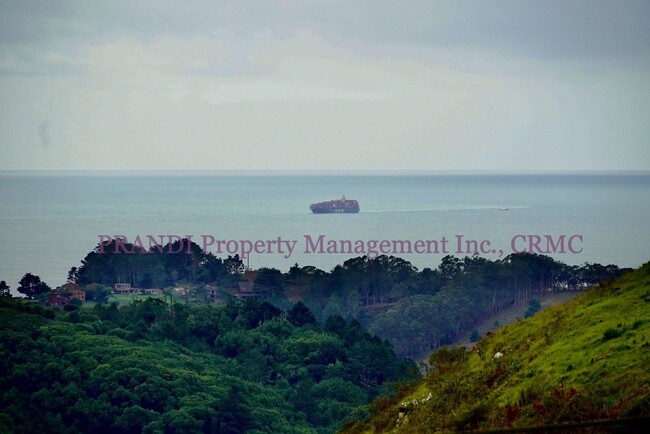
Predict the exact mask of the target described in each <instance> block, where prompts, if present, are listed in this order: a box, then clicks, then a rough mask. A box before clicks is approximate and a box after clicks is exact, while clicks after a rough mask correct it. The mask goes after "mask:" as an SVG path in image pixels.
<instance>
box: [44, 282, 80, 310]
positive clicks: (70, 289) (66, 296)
mask: <svg viewBox="0 0 650 434" xmlns="http://www.w3.org/2000/svg"><path fill="white" fill-rule="evenodd" d="M72 300H79V301H85V300H86V292H85V291H84V290H83V289H81V286H79V285H77V284H76V283H72V282H68V283H66V284H65V285H61V286H59V287H58V288H56V289H54V290H53V291H51V292H50V294H49V295H48V296H47V299H46V300H45V305H46V306H65V305H66V304H68V303H70V301H72Z"/></svg>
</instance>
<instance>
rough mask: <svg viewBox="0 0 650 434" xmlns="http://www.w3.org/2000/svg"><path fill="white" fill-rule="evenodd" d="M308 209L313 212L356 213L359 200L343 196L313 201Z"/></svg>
mask: <svg viewBox="0 0 650 434" xmlns="http://www.w3.org/2000/svg"><path fill="white" fill-rule="evenodd" d="M309 209H310V210H311V212H313V213H314V214H356V213H358V212H359V202H357V201H356V200H351V199H346V198H345V196H343V198H342V199H340V200H329V201H327V202H318V203H313V204H311V206H310V207H309Z"/></svg>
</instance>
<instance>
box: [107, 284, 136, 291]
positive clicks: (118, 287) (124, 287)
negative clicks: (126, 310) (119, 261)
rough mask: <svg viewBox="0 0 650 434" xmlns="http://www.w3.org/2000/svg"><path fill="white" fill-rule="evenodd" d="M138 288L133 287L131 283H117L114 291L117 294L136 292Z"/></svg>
mask: <svg viewBox="0 0 650 434" xmlns="http://www.w3.org/2000/svg"><path fill="white" fill-rule="evenodd" d="M136 291H137V290H136V289H135V288H133V287H131V284H130V283H116V284H115V285H114V286H113V293H115V294H135V293H136Z"/></svg>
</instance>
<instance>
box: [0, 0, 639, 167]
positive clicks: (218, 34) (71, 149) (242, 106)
mask: <svg viewBox="0 0 650 434" xmlns="http://www.w3.org/2000/svg"><path fill="white" fill-rule="evenodd" d="M0 110H1V116H0V170H13V169H58V170H75V169H113V170H116V169H117V170H119V169H126V170H131V169H133V170H146V169H147V170H151V169H153V170H192V169H201V170H227V169H234V170H259V169H262V170H276V169H277V170H312V169H327V170H337V169H342V170H463V171H465V170H496V171H502V170H524V171H525V170H621V169H623V170H625V169H641V170H648V169H650V146H649V145H650V1H647V0H646V1H622V0H611V1H598V0H586V1H581V0H571V1H567V0H560V1H543V0H540V1H525V0H512V1H487V0H486V1H478V0H476V1H461V0H452V1H438V0H429V1H395V0H391V1H377V0H368V1H315V0H303V1H268V0H265V1H187V2H181V1H168V0H146V1H140V0H135V1H134V0H129V1H121V0H117V1H116V0H111V1H101V2H100V1H88V0H84V1H81V0H80V1H34V0H15V1H14V0H0Z"/></svg>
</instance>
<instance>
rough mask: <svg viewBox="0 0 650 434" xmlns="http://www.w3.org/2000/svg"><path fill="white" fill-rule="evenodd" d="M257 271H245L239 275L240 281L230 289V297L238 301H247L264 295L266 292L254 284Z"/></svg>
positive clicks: (257, 274)
mask: <svg viewBox="0 0 650 434" xmlns="http://www.w3.org/2000/svg"><path fill="white" fill-rule="evenodd" d="M259 274H260V272H259V271H258V270H246V271H244V273H243V274H242V275H241V280H240V281H239V282H237V285H236V286H234V287H233V288H232V295H233V296H234V297H235V298H236V299H238V300H247V299H250V298H260V297H262V296H263V295H265V294H266V291H265V290H264V289H262V288H260V286H259V285H257V284H256V283H255V279H257V277H258V276H259Z"/></svg>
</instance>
